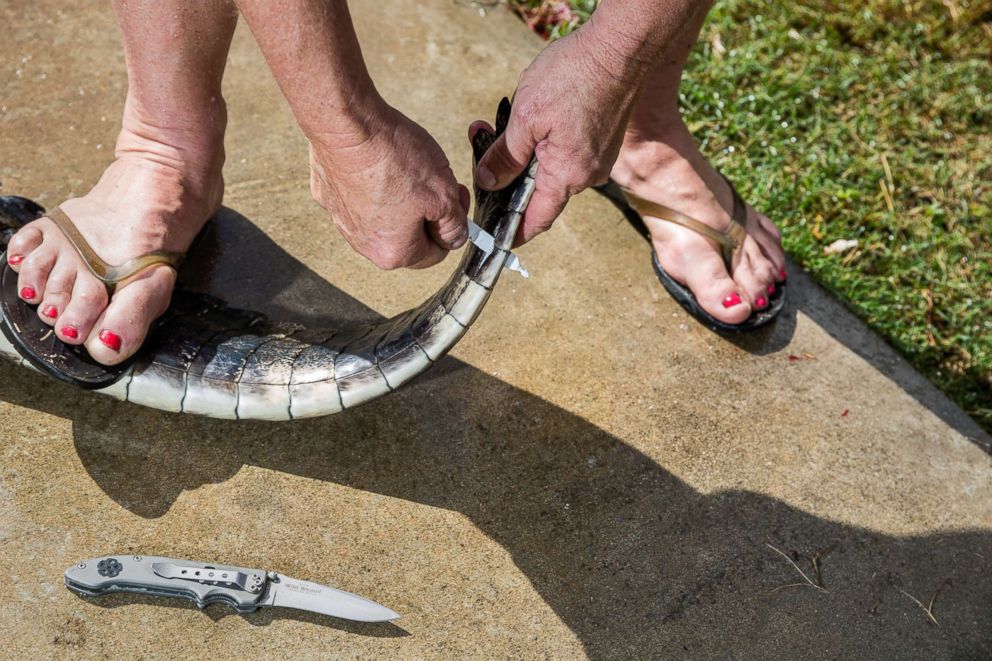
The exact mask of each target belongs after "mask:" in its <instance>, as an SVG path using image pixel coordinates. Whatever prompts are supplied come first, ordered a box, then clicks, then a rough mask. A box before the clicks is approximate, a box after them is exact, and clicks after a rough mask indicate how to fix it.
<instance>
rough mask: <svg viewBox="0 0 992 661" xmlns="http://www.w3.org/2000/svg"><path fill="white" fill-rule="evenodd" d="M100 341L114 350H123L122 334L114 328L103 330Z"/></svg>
mask: <svg viewBox="0 0 992 661" xmlns="http://www.w3.org/2000/svg"><path fill="white" fill-rule="evenodd" d="M98 337H99V338H100V341H101V342H103V343H104V344H105V345H107V348H108V349H110V350H112V351H120V350H121V336H120V335H118V334H117V333H115V332H114V331H112V330H106V329H104V330H102V331H100V335H99V336H98Z"/></svg>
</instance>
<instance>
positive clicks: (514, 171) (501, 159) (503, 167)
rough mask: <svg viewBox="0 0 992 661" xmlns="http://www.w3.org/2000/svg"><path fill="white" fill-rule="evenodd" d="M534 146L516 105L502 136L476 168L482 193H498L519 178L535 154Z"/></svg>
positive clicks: (535, 142) (533, 140)
mask: <svg viewBox="0 0 992 661" xmlns="http://www.w3.org/2000/svg"><path fill="white" fill-rule="evenodd" d="M536 144H537V140H535V139H534V138H533V136H532V134H531V131H530V129H529V127H528V126H526V125H525V124H524V121H523V120H521V119H520V116H519V114H518V113H517V107H516V106H515V107H514V109H513V112H512V113H511V114H510V123H509V124H508V125H507V127H506V131H505V132H504V133H503V135H501V136H499V137H498V138H496V142H494V143H493V145H492V146H491V147H490V148H489V151H487V152H486V154H485V156H483V157H482V160H480V161H479V166H478V167H477V168H476V169H475V181H476V184H478V186H479V188H481V189H483V190H490V191H492V190H500V189H502V188H506V187H507V186H509V185H510V182H512V181H513V180H514V179H516V178H517V177H518V176H520V173H521V172H523V171H524V169H525V168H526V167H527V165H528V164H529V163H530V159H531V158H532V157H533V155H534V147H535V145H536Z"/></svg>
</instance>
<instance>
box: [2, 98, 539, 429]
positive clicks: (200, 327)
mask: <svg viewBox="0 0 992 661" xmlns="http://www.w3.org/2000/svg"><path fill="white" fill-rule="evenodd" d="M509 112H510V104H509V102H508V101H507V100H505V99H504V100H503V102H502V103H501V104H500V107H499V111H498V113H497V118H496V135H499V134H500V133H502V132H503V131H504V130H505V128H506V123H507V120H508V118H509ZM496 135H493V134H490V133H487V132H485V131H480V132H478V133H477V134H476V136H475V138H474V140H473V145H472V147H473V152H474V156H475V160H476V162H478V159H479V158H481V157H482V155H483V154H484V153H485V152H486V150H487V149H488V148H489V146H490V145H491V144H492V143H493V141H494V140H495V138H496ZM536 171H537V163H536V161H533V162H532V163H531V165H530V167H529V168H528V170H527V171H526V172H525V173H524V174H523V175H521V177H520V178H519V179H518V180H517V181H515V182H514V183H513V184H512V185H511V186H509V187H507V188H506V189H504V190H502V191H498V192H495V193H490V192H486V191H482V190H480V189H478V188H476V190H475V199H476V214H475V220H476V222H477V223H478V224H479V225H480V226H481V227H482V228H483V229H484V230H486V231H487V232H489V233H490V234H492V235H493V236H494V237H495V239H496V250H494V251H493V252H492V253H491V254H489V255H488V256H487V255H485V254H484V253H483V252H482V251H481V250H479V249H478V248H477V247H475V246H473V245H471V244H469V245H468V246H467V248H466V250H465V254H464V255H463V257H462V259H461V262H460V263H459V265H458V268H457V269H456V271H455V273H454V274H453V275H452V276H451V278H450V279H449V280H448V282H447V283H446V284H445V285H444V287H442V288H441V290H440V291H438V292H437V293H436V294H434V295H433V296H431V297H430V298H429V299H427V300H426V301H425V302H424V303H423V304H422V305H420V306H419V307H416V308H413V309H412V310H409V311H407V312H404V313H401V314H399V315H397V316H395V317H393V318H392V319H387V320H384V321H381V322H378V323H373V324H371V325H363V326H358V327H351V328H341V329H318V328H307V327H302V326H299V325H293V324H286V323H281V322H279V321H275V320H272V319H268V318H267V317H266V316H265V315H262V314H261V313H257V312H252V311H250V310H239V309H235V308H232V307H229V306H227V305H226V304H225V303H224V302H223V301H221V300H219V299H216V298H213V297H211V296H207V295H203V294H197V293H192V292H189V291H184V290H181V289H177V291H176V292H175V294H174V296H173V301H172V305H171V307H170V308H169V311H168V312H167V313H166V315H165V316H164V317H163V319H162V320H161V322H160V323H159V324H158V325H157V326H156V328H155V330H154V331H153V332H152V333H151V334H150V336H149V338H148V340H147V342H146V343H145V345H144V346H143V347H142V349H141V351H140V354H139V356H138V358H137V360H136V361H135V363H134V364H133V366H132V367H131V368H130V369H129V370H128V371H127V372H126V373H125V374H124V376H123V377H122V378H121V379H120V380H118V381H117V382H116V383H114V384H113V385H112V386H110V387H107V388H103V389H101V390H97V392H100V393H103V394H106V395H110V396H111V397H116V398H118V399H121V400H126V401H129V402H133V403H135V404H141V405H144V406H150V407H153V408H157V409H162V410H165V411H174V412H184V413H192V414H197V415H204V416H209V417H214V418H230V419H259V420H290V419H296V418H308V417H316V416H323V415H328V414H331V413H337V412H338V411H341V410H343V409H346V408H351V407H353V406H357V405H359V404H362V403H364V402H368V401H370V400H373V399H375V398H377V397H380V396H382V395H385V394H387V393H389V392H392V391H393V390H395V389H397V388H399V387H400V386H402V385H403V384H405V383H407V382H408V381H410V380H411V379H413V378H414V377H416V376H417V375H419V374H421V373H422V372H424V371H426V370H427V369H429V368H430V367H431V365H433V364H434V363H435V362H436V361H437V360H439V359H440V358H441V357H442V356H444V355H445V354H446V353H447V352H448V351H450V350H451V348H452V347H454V346H455V344H456V343H457V342H458V340H459V339H461V337H462V336H463V335H464V334H465V331H466V330H467V329H468V327H469V326H470V325H471V324H472V322H474V321H475V319H476V317H478V315H479V313H480V312H481V311H482V308H483V307H484V306H485V304H486V301H487V300H488V299H489V295H490V293H491V291H492V288H493V287H494V286H495V284H496V281H497V280H498V279H499V275H500V272H501V271H502V270H503V267H504V265H505V263H506V260H507V257H508V255H509V253H508V250H509V248H510V246H511V244H512V242H513V237H514V236H515V235H516V232H517V227H518V226H519V224H520V221H521V218H522V216H523V212H524V210H525V209H526V208H527V204H528V202H529V201H530V197H531V195H532V193H533V192H534V187H535V181H534V176H535V174H536ZM42 213H43V209H41V207H39V206H38V205H36V204H35V203H33V202H31V201H30V200H27V199H26V198H20V197H9V196H8V197H0V249H3V248H5V247H6V242H7V240H9V238H10V236H11V235H12V234H13V232H14V231H16V230H17V228H19V227H20V226H22V225H23V224H24V223H26V222H30V221H31V220H34V219H35V218H37V217H38V216H40V215H41V214H42ZM0 355H3V356H5V357H9V358H11V359H13V360H15V361H18V362H19V363H21V364H22V365H24V366H27V367H31V365H29V364H28V363H27V361H25V360H23V359H22V358H21V356H20V355H19V354H18V353H17V351H16V350H15V349H14V348H13V347H12V346H11V345H10V344H9V342H8V341H7V340H6V338H4V337H3V336H2V335H0Z"/></svg>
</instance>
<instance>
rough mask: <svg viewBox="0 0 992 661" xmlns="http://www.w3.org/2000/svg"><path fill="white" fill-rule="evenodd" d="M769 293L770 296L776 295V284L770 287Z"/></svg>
mask: <svg viewBox="0 0 992 661" xmlns="http://www.w3.org/2000/svg"><path fill="white" fill-rule="evenodd" d="M768 293H769V294H774V293H775V285H774V284H771V285H768Z"/></svg>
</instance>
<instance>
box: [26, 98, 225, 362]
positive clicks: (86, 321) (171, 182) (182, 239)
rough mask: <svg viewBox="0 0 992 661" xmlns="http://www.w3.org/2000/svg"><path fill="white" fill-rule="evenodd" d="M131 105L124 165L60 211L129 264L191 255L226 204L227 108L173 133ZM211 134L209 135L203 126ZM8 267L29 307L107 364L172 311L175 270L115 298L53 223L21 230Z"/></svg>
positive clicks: (138, 282)
mask: <svg viewBox="0 0 992 661" xmlns="http://www.w3.org/2000/svg"><path fill="white" fill-rule="evenodd" d="M133 105H134V104H133V103H132V100H131V99H130V98H129V99H128V103H127V105H126V106H125V114H124V122H123V130H122V131H121V134H120V136H119V137H118V139H117V148H116V160H115V161H114V162H113V163H111V164H110V166H109V167H108V168H107V169H106V170H105V171H104V173H103V176H102V177H101V178H100V180H99V182H97V184H96V186H94V187H93V189H92V190H91V191H90V192H89V193H87V194H86V195H84V196H82V197H78V198H73V199H71V200H67V201H66V202H64V203H63V204H62V205H61V208H62V210H63V211H65V213H66V215H68V216H69V218H71V219H72V221H73V223H74V224H75V225H76V227H78V228H79V231H80V232H81V233H82V235H83V237H85V239H86V240H87V241H88V242H89V243H90V245H91V246H92V247H93V249H94V250H95V251H96V252H97V254H98V255H100V257H102V258H103V259H104V260H105V261H107V262H108V263H110V264H120V263H123V262H125V261H127V260H129V259H131V258H133V257H137V256H139V255H142V254H145V253H147V252H151V251H154V250H168V251H175V252H185V251H186V250H187V249H188V248H189V246H190V244H191V243H192V241H193V239H194V238H195V237H196V235H197V234H198V233H199V232H200V229H201V228H202V227H203V225H204V223H205V222H206V221H207V219H208V218H210V216H212V215H213V214H214V213H215V212H216V211H217V209H219V208H220V204H221V199H222V197H223V188H224V185H223V177H222V174H221V169H222V166H223V162H224V147H223V127H224V124H225V120H226V114H225V111H224V108H223V103H222V102H217V103H215V104H214V105H213V106H212V107H210V108H204V109H203V113H204V115H207V116H204V117H202V118H199V119H201V120H202V121H194V119H196V118H189V117H186V118H185V119H186V120H187V121H186V122H184V125H185V126H186V127H197V128H195V129H190V128H178V129H172V128H169V127H163V126H160V125H155V124H152V123H146V122H142V121H141V120H140V119H139V118H138V116H137V115H138V113H136V112H134V111H133ZM201 127H202V128H201ZM7 259H8V263H9V264H10V266H11V268H13V269H14V270H15V271H17V273H18V281H17V282H18V290H19V292H20V296H21V298H22V299H23V300H25V301H27V302H28V303H31V304H36V305H38V316H39V317H40V318H41V319H42V321H44V322H45V323H47V324H49V325H51V326H54V327H55V331H56V333H57V334H58V337H59V338H60V339H61V340H62V341H63V342H66V343H67V344H76V345H79V344H85V346H86V349H87V351H88V352H89V354H90V355H91V356H92V357H93V358H94V359H96V360H97V361H99V362H101V363H103V364H105V365H114V364H117V363H120V362H122V361H124V360H126V359H127V358H128V357H130V356H131V355H133V354H134V352H135V351H137V350H138V348H139V347H140V346H141V344H142V342H143V341H144V339H145V335H146V334H147V333H148V329H149V326H150V325H151V323H152V322H153V321H154V320H155V319H156V318H157V317H159V316H161V315H162V314H163V313H164V312H165V310H166V309H167V308H168V305H169V300H170V298H171V295H172V288H173V285H174V284H175V272H174V271H173V269H171V268H169V267H167V266H162V265H159V266H155V267H152V268H149V269H148V270H146V271H144V272H143V273H141V274H140V275H139V276H137V277H136V278H135V279H133V280H131V281H129V282H128V283H126V284H125V285H123V286H122V287H120V288H119V289H118V290H117V292H116V293H115V294H114V296H113V298H112V299H110V300H109V301H108V296H107V290H106V288H105V287H104V285H103V284H102V283H101V282H100V281H99V280H98V279H97V278H96V277H94V276H93V275H92V274H91V273H90V271H89V270H88V269H87V268H86V266H85V264H84V263H83V261H82V259H81V258H80V257H79V255H78V254H77V253H76V252H75V250H74V249H73V248H72V245H71V244H70V243H69V242H68V241H67V240H66V239H65V237H64V236H63V235H62V233H61V232H60V231H59V230H58V228H57V227H56V226H55V224H54V223H53V222H52V221H51V220H49V219H48V218H41V219H39V220H38V221H35V222H33V223H31V224H30V225H28V226H26V227H24V228H23V229H21V231H20V232H18V233H17V234H16V235H15V236H14V237H13V238H12V239H11V241H10V245H9V247H8V250H7Z"/></svg>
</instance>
